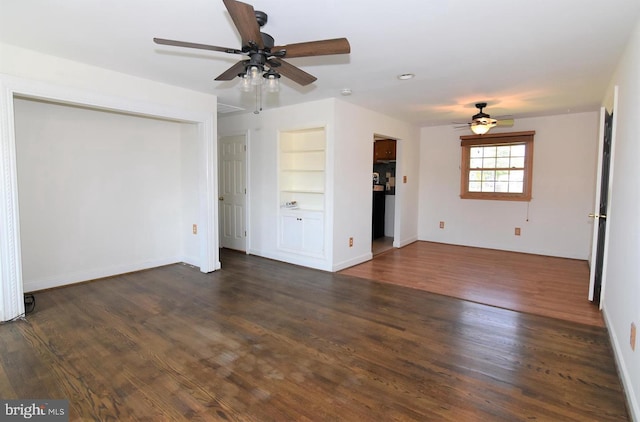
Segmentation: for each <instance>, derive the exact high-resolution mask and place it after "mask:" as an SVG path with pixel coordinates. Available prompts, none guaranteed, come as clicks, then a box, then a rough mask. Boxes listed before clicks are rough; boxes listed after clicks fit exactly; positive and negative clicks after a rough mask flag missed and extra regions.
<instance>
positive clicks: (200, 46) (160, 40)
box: [153, 38, 242, 54]
mask: <svg viewBox="0 0 640 422" xmlns="http://www.w3.org/2000/svg"><path fill="white" fill-rule="evenodd" d="M153 42H155V43H156V44H162V45H172V46H175V47H187V48H197V49H200V50H211V51H221V52H223V53H230V54H242V51H240V50H236V49H235V48H226V47H218V46H215V45H208V44H198V43H194V42H186V41H176V40H167V39H164V38H154V39H153Z"/></svg>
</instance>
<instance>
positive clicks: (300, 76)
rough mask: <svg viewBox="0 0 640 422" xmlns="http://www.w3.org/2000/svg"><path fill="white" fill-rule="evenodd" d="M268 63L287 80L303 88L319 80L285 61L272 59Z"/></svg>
mask: <svg viewBox="0 0 640 422" xmlns="http://www.w3.org/2000/svg"><path fill="white" fill-rule="evenodd" d="M268 63H269V65H271V67H273V69H274V70H275V71H276V72H278V73H279V74H281V75H282V76H286V77H287V78H289V79H291V80H292V81H294V82H296V83H298V84H300V85H302V86H305V85H309V84H310V83H312V82H314V81H316V80H317V79H318V78H316V77H315V76H313V75H311V74H309V73H307V72H305V71H304V70H302V69H300V68H299V67H296V66H294V65H292V64H290V63H287V62H285V61H284V60H280V59H275V58H272V59H269V61H268Z"/></svg>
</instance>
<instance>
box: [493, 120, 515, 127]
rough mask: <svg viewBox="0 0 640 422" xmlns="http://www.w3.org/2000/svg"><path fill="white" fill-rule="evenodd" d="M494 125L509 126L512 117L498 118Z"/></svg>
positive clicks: (511, 124)
mask: <svg viewBox="0 0 640 422" xmlns="http://www.w3.org/2000/svg"><path fill="white" fill-rule="evenodd" d="M496 126H502V127H511V126H513V119H504V120H498V121H497V122H496Z"/></svg>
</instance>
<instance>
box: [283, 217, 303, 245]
mask: <svg viewBox="0 0 640 422" xmlns="http://www.w3.org/2000/svg"><path fill="white" fill-rule="evenodd" d="M281 224H282V227H281V230H282V232H281V236H282V237H281V239H280V246H282V247H283V248H286V249H295V250H301V249H302V218H301V217H298V216H295V215H283V216H282V220H281Z"/></svg>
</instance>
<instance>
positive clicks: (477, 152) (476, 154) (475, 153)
mask: <svg viewBox="0 0 640 422" xmlns="http://www.w3.org/2000/svg"><path fill="white" fill-rule="evenodd" d="M471 158H482V147H473V148H471Z"/></svg>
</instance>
